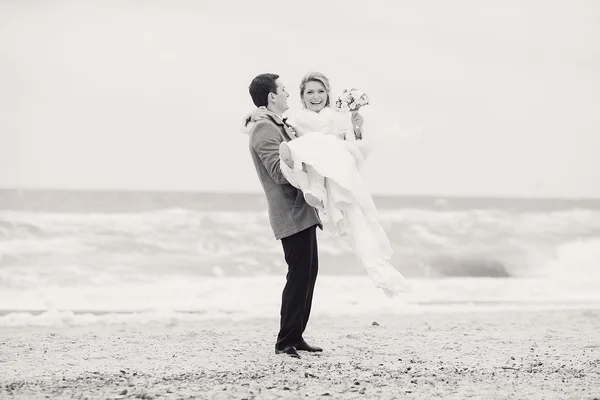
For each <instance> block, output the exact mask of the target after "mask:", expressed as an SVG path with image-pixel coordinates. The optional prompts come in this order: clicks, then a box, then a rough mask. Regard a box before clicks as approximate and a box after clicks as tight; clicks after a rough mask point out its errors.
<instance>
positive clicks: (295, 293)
mask: <svg viewBox="0 0 600 400" xmlns="http://www.w3.org/2000/svg"><path fill="white" fill-rule="evenodd" d="M249 91H250V96H251V97H252V101H253V102H254V104H255V105H256V107H261V108H263V109H266V110H265V114H266V115H265V118H263V119H261V120H259V121H257V122H256V124H255V125H254V126H253V127H252V130H251V131H250V143H249V147H250V154H251V155H252V161H253V162H254V167H255V168H256V173H257V174H258V177H259V179H260V183H261V184H262V187H263V190H264V192H265V195H266V197H267V204H268V210H269V220H270V222H271V228H272V229H273V233H274V235H275V239H277V240H281V244H282V246H283V252H284V255H285V261H286V263H287V265H288V272H287V275H286V284H285V287H284V289H283V294H282V299H281V322H280V330H279V334H278V336H277V342H276V344H275V353H277V354H288V355H290V356H292V357H300V356H299V355H298V350H303V351H309V352H315V351H323V350H322V349H321V348H319V347H317V346H311V345H309V344H308V343H306V341H305V340H304V338H303V337H302V335H303V333H304V330H305V329H306V324H307V323H308V318H309V316H310V309H311V305H312V298H313V290H314V287H315V282H316V279H317V272H318V266H319V257H318V250H317V235H316V228H317V226H318V227H319V228H321V229H323V225H322V224H321V220H320V219H319V216H318V214H317V212H316V210H315V209H314V208H312V207H311V206H309V205H308V204H307V203H306V201H305V200H304V196H303V194H302V192H301V191H300V190H298V189H296V188H295V187H294V186H292V185H291V184H290V183H289V182H288V181H287V180H286V179H285V177H284V175H283V174H282V172H281V168H280V159H279V145H280V144H281V142H283V141H289V140H291V139H292V138H293V135H294V134H293V130H292V129H290V127H289V126H288V125H287V124H286V123H285V120H284V119H283V118H282V114H283V113H284V112H285V111H286V110H287V109H288V108H289V107H288V104H287V98H288V97H289V93H288V92H287V91H286V90H285V86H284V85H283V82H282V81H281V79H279V75H276V74H261V75H258V76H257V77H256V78H254V79H253V80H252V82H251V83H250V86H249Z"/></svg>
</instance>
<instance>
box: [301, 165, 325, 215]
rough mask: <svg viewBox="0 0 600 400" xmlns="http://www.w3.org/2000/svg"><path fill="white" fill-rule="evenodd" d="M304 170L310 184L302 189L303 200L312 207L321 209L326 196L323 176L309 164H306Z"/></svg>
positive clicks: (323, 206)
mask: <svg viewBox="0 0 600 400" xmlns="http://www.w3.org/2000/svg"><path fill="white" fill-rule="evenodd" d="M306 172H307V173H308V181H309V182H310V186H309V187H308V189H307V190H305V191H304V200H306V202H307V203H308V205H310V206H312V207H314V208H318V209H323V208H325V201H326V198H327V191H326V190H325V177H323V176H321V175H320V174H319V173H318V172H317V171H315V169H314V168H313V167H311V166H310V165H306Z"/></svg>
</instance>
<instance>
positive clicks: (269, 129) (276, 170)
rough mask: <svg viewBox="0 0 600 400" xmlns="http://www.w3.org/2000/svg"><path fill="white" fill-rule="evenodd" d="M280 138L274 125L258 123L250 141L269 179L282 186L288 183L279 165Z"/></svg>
mask: <svg viewBox="0 0 600 400" xmlns="http://www.w3.org/2000/svg"><path fill="white" fill-rule="evenodd" d="M280 137H281V135H280V134H279V132H278V131H277V128H276V127H275V126H274V125H272V124H270V123H268V122H264V123H260V122H259V123H257V125H256V126H255V127H254V132H252V135H251V138H250V141H251V144H252V148H253V149H254V151H256V154H258V157H259V158H260V160H261V161H262V163H263V165H264V166H265V168H266V169H267V172H268V173H269V175H270V176H271V178H272V179H273V180H274V181H275V183H278V184H280V185H284V184H286V183H289V182H288V181H287V179H285V176H283V173H282V172H281V167H280V165H279V163H280V160H279V145H280V144H281V141H282V140H281V139H280Z"/></svg>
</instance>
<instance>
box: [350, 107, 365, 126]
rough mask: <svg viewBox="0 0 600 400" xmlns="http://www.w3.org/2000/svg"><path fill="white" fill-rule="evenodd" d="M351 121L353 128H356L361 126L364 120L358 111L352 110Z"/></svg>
mask: <svg viewBox="0 0 600 400" xmlns="http://www.w3.org/2000/svg"><path fill="white" fill-rule="evenodd" d="M351 121H352V126H353V127H354V129H355V130H356V129H357V128H361V127H362V126H363V124H364V122H365V121H364V119H363V117H362V115H360V113H359V112H358V111H353V112H352V118H351Z"/></svg>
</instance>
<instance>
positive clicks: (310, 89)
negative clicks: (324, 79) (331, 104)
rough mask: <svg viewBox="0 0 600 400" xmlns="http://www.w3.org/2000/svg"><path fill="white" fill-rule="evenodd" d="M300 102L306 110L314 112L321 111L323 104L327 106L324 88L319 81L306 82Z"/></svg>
mask: <svg viewBox="0 0 600 400" xmlns="http://www.w3.org/2000/svg"><path fill="white" fill-rule="evenodd" d="M302 102H303V103H304V106H305V107H306V109H307V110H310V111H314V112H319V111H321V110H322V109H323V108H325V104H327V91H326V90H325V86H323V84H322V83H321V82H319V81H308V82H307V83H306V88H305V89H304V94H303V95H302Z"/></svg>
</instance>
